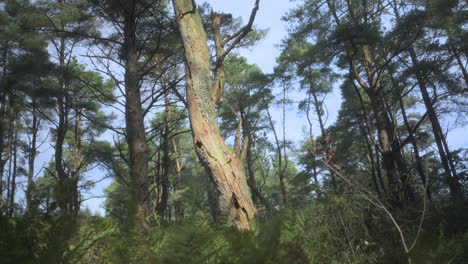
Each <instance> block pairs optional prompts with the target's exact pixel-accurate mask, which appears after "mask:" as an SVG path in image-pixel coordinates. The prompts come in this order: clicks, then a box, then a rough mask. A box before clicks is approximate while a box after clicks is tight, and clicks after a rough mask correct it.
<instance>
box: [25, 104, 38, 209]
mask: <svg viewBox="0 0 468 264" xmlns="http://www.w3.org/2000/svg"><path fill="white" fill-rule="evenodd" d="M31 107H32V109H31V115H32V124H31V143H30V145H29V153H28V154H29V155H28V186H27V188H26V212H29V211H30V209H31V206H32V205H31V203H32V192H33V190H34V161H35V160H36V154H37V149H36V148H37V134H38V131H39V125H40V120H39V119H38V118H37V101H36V98H34V97H33V98H32V102H31Z"/></svg>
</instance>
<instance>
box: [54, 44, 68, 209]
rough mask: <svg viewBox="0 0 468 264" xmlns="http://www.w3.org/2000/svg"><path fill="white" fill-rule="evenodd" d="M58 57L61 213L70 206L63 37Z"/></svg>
mask: <svg viewBox="0 0 468 264" xmlns="http://www.w3.org/2000/svg"><path fill="white" fill-rule="evenodd" d="M57 52H58V57H59V67H60V71H61V72H60V75H59V77H58V78H59V89H60V91H59V94H58V97H57V107H58V119H59V120H58V124H57V127H56V135H55V146H54V150H55V155H54V161H55V171H56V172H57V178H58V180H59V182H58V192H59V193H58V198H57V199H58V204H59V207H60V210H61V211H62V213H69V212H70V206H69V203H68V201H69V196H70V193H69V192H68V185H69V182H68V181H67V178H68V177H67V173H66V172H65V168H64V164H63V144H64V141H65V135H66V133H67V130H68V107H67V103H68V99H67V91H66V90H67V85H66V82H65V76H66V74H65V71H66V65H65V39H64V38H61V39H60V46H59V48H58V50H57Z"/></svg>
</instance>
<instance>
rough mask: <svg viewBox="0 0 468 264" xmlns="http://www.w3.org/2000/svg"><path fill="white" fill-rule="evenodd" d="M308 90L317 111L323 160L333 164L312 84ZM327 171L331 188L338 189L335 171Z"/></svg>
mask: <svg viewBox="0 0 468 264" xmlns="http://www.w3.org/2000/svg"><path fill="white" fill-rule="evenodd" d="M310 92H311V93H312V97H313V98H314V106H315V112H316V113H317V117H318V121H319V127H320V132H321V133H322V142H320V145H321V149H322V152H323V155H324V156H325V162H326V163H327V164H329V165H331V166H333V161H332V160H333V153H332V149H331V147H330V141H329V136H328V133H327V131H326V130H325V124H324V122H323V116H322V109H321V107H320V102H319V100H318V97H317V93H316V92H315V90H314V89H313V88H312V85H311V87H310ZM328 171H329V173H330V178H331V183H332V187H333V190H335V191H338V185H337V183H336V175H335V171H334V170H333V169H332V167H329V169H328Z"/></svg>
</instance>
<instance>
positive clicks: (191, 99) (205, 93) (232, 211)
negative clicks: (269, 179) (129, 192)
mask: <svg viewBox="0 0 468 264" xmlns="http://www.w3.org/2000/svg"><path fill="white" fill-rule="evenodd" d="M173 6H174V10H175V13H176V16H177V22H178V26H179V30H180V33H181V36H182V40H183V44H184V48H185V58H186V80H187V105H188V111H189V117H190V124H191V127H192V136H193V142H194V144H195V150H196V152H197V155H198V157H199V159H200V161H201V162H202V164H203V165H204V167H205V169H206V171H207V173H208V175H209V176H210V178H211V180H212V181H213V182H214V184H215V187H216V192H217V196H218V199H217V205H218V208H219V211H220V214H221V221H223V222H225V223H226V224H227V225H228V226H235V227H237V228H239V229H241V230H245V229H249V220H251V219H252V218H253V217H254V215H255V213H256V209H255V207H254V205H253V202H252V198H251V194H250V190H249V187H248V185H247V179H246V175H245V171H244V167H243V165H242V162H241V159H240V157H239V156H238V155H237V154H236V153H235V152H234V150H233V149H232V148H230V147H228V146H227V145H226V143H225V142H224V139H223V138H222V137H221V134H220V131H219V128H218V124H217V122H216V113H215V101H214V100H213V96H212V91H213V82H212V79H211V65H210V57H209V52H208V44H207V41H208V40H207V36H206V32H205V30H204V28H203V24H202V20H201V17H200V14H199V13H198V10H197V8H196V6H195V5H194V1H191V0H173Z"/></svg>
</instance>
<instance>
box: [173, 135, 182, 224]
mask: <svg viewBox="0 0 468 264" xmlns="http://www.w3.org/2000/svg"><path fill="white" fill-rule="evenodd" d="M171 143H172V153H174V154H175V155H176V157H175V172H176V177H175V179H174V182H173V186H174V191H177V190H178V189H179V186H180V185H181V182H182V163H181V162H180V158H179V150H178V148H177V143H176V140H175V138H174V137H172V139H171ZM174 216H175V220H176V222H177V223H182V220H183V218H184V207H183V206H182V203H181V202H180V201H175V202H174Z"/></svg>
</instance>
